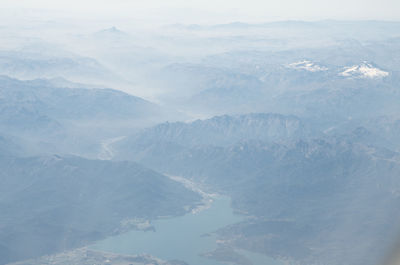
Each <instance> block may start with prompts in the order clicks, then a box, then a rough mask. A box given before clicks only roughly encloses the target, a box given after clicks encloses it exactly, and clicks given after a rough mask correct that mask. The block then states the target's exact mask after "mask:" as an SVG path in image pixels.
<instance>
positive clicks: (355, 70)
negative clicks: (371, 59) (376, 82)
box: [339, 62, 389, 79]
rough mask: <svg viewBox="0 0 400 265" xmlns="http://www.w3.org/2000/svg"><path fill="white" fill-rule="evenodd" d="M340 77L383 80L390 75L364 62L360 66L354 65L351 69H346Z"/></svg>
mask: <svg viewBox="0 0 400 265" xmlns="http://www.w3.org/2000/svg"><path fill="white" fill-rule="evenodd" d="M339 75H341V76H344V77H355V78H371V79H373V78H383V77H386V76H388V75H389V73H388V72H385V71H383V70H381V69H379V68H376V67H374V66H373V65H372V64H370V63H368V62H363V63H361V64H359V65H353V66H350V67H345V68H344V71H343V72H341V73H339Z"/></svg>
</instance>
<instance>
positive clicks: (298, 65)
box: [286, 60, 328, 72]
mask: <svg viewBox="0 0 400 265" xmlns="http://www.w3.org/2000/svg"><path fill="white" fill-rule="evenodd" d="M286 67H287V68H291V69H296V70H306V71H309V72H320V71H327V70H328V68H327V67H325V66H320V65H318V64H316V63H314V62H311V61H308V60H303V61H299V62H295V63H291V64H287V65H286Z"/></svg>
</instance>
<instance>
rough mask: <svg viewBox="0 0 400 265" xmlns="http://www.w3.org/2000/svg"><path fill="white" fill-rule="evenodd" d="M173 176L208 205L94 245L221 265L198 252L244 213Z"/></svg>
mask: <svg viewBox="0 0 400 265" xmlns="http://www.w3.org/2000/svg"><path fill="white" fill-rule="evenodd" d="M171 178H172V179H174V180H175V181H179V182H181V183H183V184H184V185H185V186H186V187H188V188H190V189H192V190H195V191H196V192H198V193H200V194H201V195H202V196H203V198H204V202H205V207H203V208H199V209H197V210H194V211H192V212H191V213H188V214H186V215H184V216H179V217H173V218H166V219H158V220H155V221H154V222H152V225H153V226H154V227H155V231H136V230H135V231H130V232H127V233H125V234H121V235H117V236H113V237H109V238H107V239H105V240H102V241H99V242H97V243H95V244H94V245H92V246H91V248H92V249H94V250H99V251H106V252H113V253H119V254H130V255H136V254H149V255H152V256H155V257H157V258H160V259H163V260H182V261H185V262H187V263H188V264H190V265H222V264H223V263H220V262H218V261H215V260H212V259H209V258H206V257H202V256H200V255H199V254H201V253H206V252H209V251H212V250H214V249H215V248H216V247H217V243H216V236H215V235H214V234H213V232H215V231H216V230H217V229H219V228H222V227H225V226H227V225H230V224H234V223H237V222H240V221H243V220H244V217H243V216H241V215H236V214H234V213H233V210H232V208H231V200H230V198H229V197H226V196H220V195H214V194H207V193H204V192H203V191H202V190H200V189H198V188H197V186H196V185H194V184H193V183H192V182H190V181H188V180H186V179H184V178H179V177H171ZM239 253H240V254H241V255H244V256H246V258H247V259H249V260H250V261H252V262H253V264H254V265H280V264H282V263H280V262H278V261H276V260H273V259H271V258H269V257H267V256H264V255H257V254H255V253H251V252H248V251H239Z"/></svg>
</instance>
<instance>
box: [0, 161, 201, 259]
mask: <svg viewBox="0 0 400 265" xmlns="http://www.w3.org/2000/svg"><path fill="white" fill-rule="evenodd" d="M0 167H1V168H2V170H1V173H0V176H1V179H2V185H1V187H0V194H1V202H0V211H1V213H2V220H3V221H2V223H1V227H2V229H1V232H0V242H2V245H1V247H0V251H1V252H0V257H1V258H0V263H1V264H4V263H7V262H10V261H13V260H21V259H24V258H30V257H37V256H40V255H44V254H47V253H52V252H56V251H62V250H65V249H70V248H73V247H79V246H84V245H85V244H87V243H88V242H91V241H93V240H98V239H101V238H104V237H105V236H109V235H112V234H115V233H118V231H120V230H121V231H123V230H124V229H129V228H128V227H123V226H122V224H123V222H122V221H123V220H129V219H133V218H142V219H154V218H156V217H158V216H169V215H180V214H184V213H185V212H186V211H187V207H189V208H190V206H189V205H193V204H195V203H196V202H197V201H198V200H199V199H200V198H199V196H198V195H197V194H195V193H193V192H191V191H189V190H187V189H186V188H185V187H183V186H182V185H181V184H178V183H176V182H174V181H172V180H169V179H168V178H167V177H166V176H163V175H160V174H158V173H156V172H154V171H151V170H149V169H146V168H144V167H142V166H139V165H138V164H136V163H133V162H109V161H96V160H85V159H82V158H78V157H60V156H50V157H37V158H23V159H21V158H10V157H0ZM185 206H186V208H185V209H186V210H185V209H184V207H185Z"/></svg>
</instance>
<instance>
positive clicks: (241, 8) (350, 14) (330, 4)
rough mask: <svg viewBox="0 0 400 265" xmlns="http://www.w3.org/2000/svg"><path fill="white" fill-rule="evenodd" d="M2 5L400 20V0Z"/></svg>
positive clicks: (98, 0)
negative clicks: (182, 10)
mask: <svg viewBox="0 0 400 265" xmlns="http://www.w3.org/2000/svg"><path fill="white" fill-rule="evenodd" d="M0 7H1V8H46V9H65V10H71V11H80V12H90V13H91V14H104V13H109V14H120V15H129V14H134V13H135V11H137V10H138V9H143V8H146V9H158V8H160V9H165V10H174V9H189V10H195V11H199V12H200V11H201V12H203V13H210V14H214V15H215V14H224V15H231V16H232V20H237V18H239V19H240V18H249V19H251V18H257V19H259V20H265V21H268V20H285V19H295V20H296V19H298V20H319V19H349V20H359V19H373V20H397V21H400V0H330V1H329V0H141V1H137V0H0Z"/></svg>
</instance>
